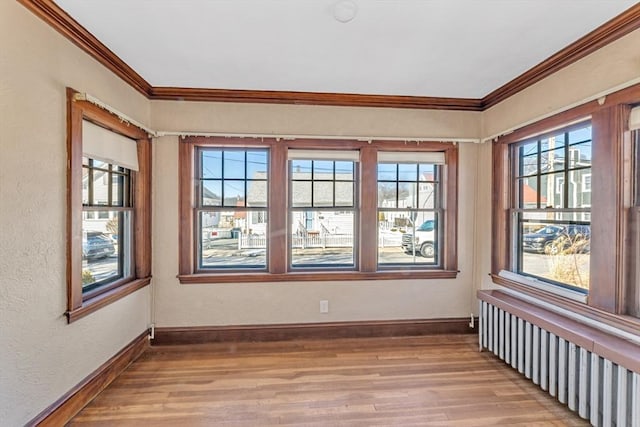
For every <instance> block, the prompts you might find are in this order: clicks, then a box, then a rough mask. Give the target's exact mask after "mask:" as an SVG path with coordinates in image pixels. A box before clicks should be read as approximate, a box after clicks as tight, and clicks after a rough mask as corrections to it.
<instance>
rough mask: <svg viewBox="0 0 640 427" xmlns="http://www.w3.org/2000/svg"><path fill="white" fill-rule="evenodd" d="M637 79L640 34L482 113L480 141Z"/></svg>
mask: <svg viewBox="0 0 640 427" xmlns="http://www.w3.org/2000/svg"><path fill="white" fill-rule="evenodd" d="M638 78H640V30H636V31H634V32H632V33H630V34H627V35H626V36H625V37H622V38H621V39H619V40H616V41H615V42H613V43H611V44H609V45H607V46H605V47H603V48H602V49H600V50H598V51H596V52H594V53H592V54H591V55H589V56H586V57H584V58H582V59H581V60H579V61H577V62H575V63H574V64H571V65H569V66H568V67H565V68H563V69H562V70H560V71H558V72H557V73H555V74H553V75H551V76H549V77H547V78H546V79H543V80H541V81H539V82H538V83H536V84H534V85H532V86H530V87H528V88H527V89H525V90H523V91H521V92H519V93H517V94H515V95H514V96H512V97H510V98H508V99H506V100H505V101H503V102H501V103H500V104H498V105H496V106H494V107H492V108H490V109H489V110H487V111H485V112H484V113H483V131H482V134H483V137H489V136H493V135H495V134H497V133H499V132H502V131H504V130H507V129H509V128H512V127H515V126H518V125H520V124H522V123H524V122H527V121H529V120H533V119H536V118H538V117H541V116H543V115H545V114H549V113H551V112H555V111H557V110H559V109H561V108H564V107H566V106H568V105H572V104H574V103H576V102H579V101H582V100H584V99H586V98H589V97H591V96H594V95H597V94H599V93H601V92H602V91H605V90H608V89H610V88H613V87H616V86H618V85H621V84H624V83H626V82H629V81H631V80H634V79H638Z"/></svg>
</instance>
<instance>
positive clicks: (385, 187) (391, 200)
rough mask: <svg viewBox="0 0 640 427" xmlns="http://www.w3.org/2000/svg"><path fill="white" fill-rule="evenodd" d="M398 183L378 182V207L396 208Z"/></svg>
mask: <svg viewBox="0 0 640 427" xmlns="http://www.w3.org/2000/svg"><path fill="white" fill-rule="evenodd" d="M396 196H397V194H396V183H395V182H378V207H379V208H395V207H397V206H396Z"/></svg>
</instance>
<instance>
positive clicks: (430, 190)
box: [418, 182, 437, 209]
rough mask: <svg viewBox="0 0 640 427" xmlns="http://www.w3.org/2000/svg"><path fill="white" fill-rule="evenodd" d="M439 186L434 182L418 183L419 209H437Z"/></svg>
mask: <svg viewBox="0 0 640 427" xmlns="http://www.w3.org/2000/svg"><path fill="white" fill-rule="evenodd" d="M436 191H437V185H436V183H434V182H420V183H418V207H419V208H420V209H434V208H436V200H437V195H436Z"/></svg>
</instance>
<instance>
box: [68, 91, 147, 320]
mask: <svg viewBox="0 0 640 427" xmlns="http://www.w3.org/2000/svg"><path fill="white" fill-rule="evenodd" d="M77 94H78V92H77V91H75V90H73V89H71V88H67V311H66V312H65V315H66V316H67V321H68V323H72V322H74V321H76V320H78V319H80V318H82V317H84V316H86V315H88V314H90V313H93V312H94V311H96V310H98V309H100V308H101V307H104V306H106V305H108V304H110V303H112V302H114V301H117V300H119V299H121V298H123V297H124V296H126V295H129V294H131V293H133V292H135V291H136V290H138V289H140V288H142V287H144V286H147V285H148V284H149V283H150V282H151V140H150V139H149V136H148V135H147V133H146V132H145V131H143V130H142V129H139V128H137V127H135V126H133V125H130V124H128V123H125V122H123V121H122V120H120V118H118V117H117V116H115V115H113V114H111V113H109V112H107V111H105V110H103V109H101V108H99V107H97V106H96V105H94V104H91V103H90V102H88V101H82V100H77V99H76V95H77ZM83 120H87V121H90V122H92V123H94V124H96V125H99V126H102V127H104V128H106V129H108V130H110V131H112V132H115V133H118V134H121V135H123V136H126V137H127V138H131V139H134V140H136V141H137V143H136V146H137V155H138V169H139V170H138V171H131V173H130V176H129V179H130V181H131V184H130V185H131V190H132V194H130V195H129V196H130V197H131V202H132V206H133V219H132V224H131V229H132V230H133V232H132V236H131V241H132V243H131V245H132V248H131V254H132V268H131V275H129V276H127V277H123V278H119V279H117V280H114V281H112V282H109V283H108V284H105V285H104V286H101V287H99V288H96V289H94V290H91V291H88V292H83V288H82V218H83V212H84V211H92V210H96V209H94V208H85V207H84V206H83V200H82V170H83V164H82V163H83V162H82V158H83V149H82V123H83ZM98 209H100V208H98ZM122 209H128V208H119V207H113V206H104V210H117V211H120V210H122Z"/></svg>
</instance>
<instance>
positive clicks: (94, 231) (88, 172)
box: [82, 122, 137, 295]
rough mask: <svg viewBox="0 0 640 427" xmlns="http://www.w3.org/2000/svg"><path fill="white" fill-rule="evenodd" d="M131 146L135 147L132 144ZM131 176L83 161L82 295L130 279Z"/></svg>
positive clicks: (126, 171) (100, 163)
mask: <svg viewBox="0 0 640 427" xmlns="http://www.w3.org/2000/svg"><path fill="white" fill-rule="evenodd" d="M92 126H95V125H93V124H91V123H90V122H85V123H83V128H85V129H86V128H90V127H92ZM105 132H108V131H105ZM133 144H134V146H135V142H133ZM86 155H87V156H92V155H91V154H86ZM136 169H137V168H136ZM131 173H132V169H128V168H125V167H122V166H118V165H116V164H112V163H108V162H104V161H102V160H99V159H97V158H93V157H83V159H82V291H83V294H85V295H87V294H90V293H91V292H92V291H96V290H100V289H101V288H102V287H103V286H104V285H108V284H109V283H112V282H115V281H117V280H120V279H127V278H130V277H131V275H132V267H133V257H132V255H133V254H132V252H131V249H132V247H133V242H132V235H133V233H132V224H133V222H132V219H133V215H134V212H133V205H132V201H131Z"/></svg>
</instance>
